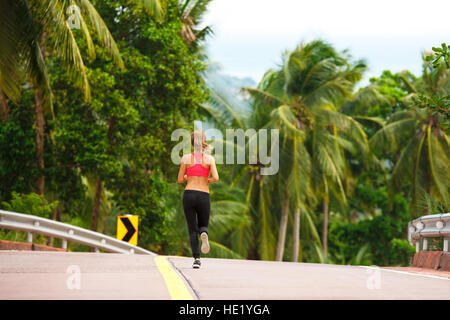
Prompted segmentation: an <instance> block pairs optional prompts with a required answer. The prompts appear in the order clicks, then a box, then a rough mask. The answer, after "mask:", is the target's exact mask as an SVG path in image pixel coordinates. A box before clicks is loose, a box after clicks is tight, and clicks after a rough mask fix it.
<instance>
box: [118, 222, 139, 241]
mask: <svg viewBox="0 0 450 320" xmlns="http://www.w3.org/2000/svg"><path fill="white" fill-rule="evenodd" d="M120 220H122V223H123V225H124V226H125V228H127V234H126V235H125V236H124V237H123V238H122V241H126V242H128V241H130V239H131V237H132V236H133V235H134V233H135V232H136V229H135V228H134V227H133V225H132V224H131V221H130V219H128V218H120Z"/></svg>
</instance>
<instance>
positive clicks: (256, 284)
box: [0, 251, 450, 300]
mask: <svg viewBox="0 0 450 320" xmlns="http://www.w3.org/2000/svg"><path fill="white" fill-rule="evenodd" d="M192 261H193V259H192V258H186V257H173V256H158V257H153V256H147V255H137V254H135V255H125V254H113V253H75V252H67V253H65V252H39V251H35V252H33V251H0V299H2V300H5V299H6V300H9V299H27V300H28V299H44V300H45V299H57V300H59V299H69V300H72V299H94V300H96V299H108V300H110V299H138V300H140V299H151V300H168V299H195V300H197V299H200V300H216V299H224V300H241V299H242V300H268V299H271V300H272V299H275V300H277V299H283V300H302V299H318V300H323V299H338V300H347V299H352V300H354V299H370V300H374V299H375V300H378V299H387V300H392V299H402V300H403V299H407V300H409V299H420V300H422V299H438V300H440V299H445V300H447V299H449V298H450V277H449V276H448V273H447V274H445V273H443V274H442V275H443V276H441V275H426V274H418V273H411V272H408V271H407V270H408V269H407V268H405V269H402V268H396V269H395V270H391V269H386V268H377V267H362V266H341V265H326V264H314V263H293V262H269V261H248V260H247V261H246V260H229V259H213V258H202V267H201V269H198V270H197V269H192V266H191V265H192Z"/></svg>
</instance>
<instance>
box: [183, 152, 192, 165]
mask: <svg viewBox="0 0 450 320" xmlns="http://www.w3.org/2000/svg"><path fill="white" fill-rule="evenodd" d="M181 163H187V164H190V163H191V154H190V153H188V154H185V155H183V156H182V157H181Z"/></svg>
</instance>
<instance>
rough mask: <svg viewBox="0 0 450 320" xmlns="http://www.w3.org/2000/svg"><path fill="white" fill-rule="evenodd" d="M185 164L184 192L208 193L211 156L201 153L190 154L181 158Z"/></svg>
mask: <svg viewBox="0 0 450 320" xmlns="http://www.w3.org/2000/svg"><path fill="white" fill-rule="evenodd" d="M183 160H184V163H185V164H186V175H187V185H186V188H185V190H199V191H204V192H209V188H208V179H209V174H210V171H211V163H212V160H213V159H212V156H210V155H207V154H204V153H202V154H201V155H198V154H196V153H194V152H193V153H191V154H188V155H185V156H183V159H182V162H183Z"/></svg>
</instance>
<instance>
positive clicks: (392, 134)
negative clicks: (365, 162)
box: [370, 54, 450, 219]
mask: <svg viewBox="0 0 450 320" xmlns="http://www.w3.org/2000/svg"><path fill="white" fill-rule="evenodd" d="M426 56H427V55H426V54H424V55H423V73H422V77H421V78H420V79H419V80H418V81H416V82H415V83H412V82H410V81H408V79H406V78H403V81H404V83H405V84H406V86H407V88H408V89H409V92H410V95H409V96H407V97H406V98H405V99H404V103H405V104H406V105H408V106H409V108H408V109H407V110H402V111H399V112H396V113H395V114H393V115H392V117H391V118H390V119H389V121H388V122H387V124H386V125H385V126H383V127H382V128H381V129H380V130H379V131H378V132H377V133H376V134H375V135H374V136H373V137H372V138H371V139H370V145H371V147H372V148H373V149H374V150H375V151H377V152H381V151H385V150H388V151H390V152H392V153H393V154H396V155H397V156H398V160H397V161H396V163H395V166H394V168H393V171H392V178H391V182H390V188H389V191H390V192H389V193H390V195H391V197H392V195H393V194H394V193H396V192H398V191H399V190H400V188H402V187H404V186H408V185H410V194H411V198H412V210H411V219H413V218H415V217H417V216H419V215H421V214H427V213H428V212H429V211H428V209H427V208H421V206H420V203H421V202H422V201H421V200H422V198H426V197H430V198H433V199H436V200H439V201H441V202H442V203H443V204H444V206H446V207H449V205H450V203H449V200H450V198H449V190H450V162H449V156H450V145H449V140H448V137H447V135H446V133H445V131H444V130H443V129H442V128H441V126H440V121H441V117H440V115H439V114H437V113H433V112H432V111H431V110H430V109H427V108H423V107H424V106H423V105H421V104H420V100H418V99H417V97H418V96H422V97H426V98H428V99H431V98H432V97H434V96H444V95H447V96H448V95H449V94H450V70H449V69H447V68H446V67H445V66H444V65H443V64H440V65H436V66H433V64H432V63H431V62H430V61H428V60H427V58H426ZM423 209H425V210H423Z"/></svg>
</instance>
